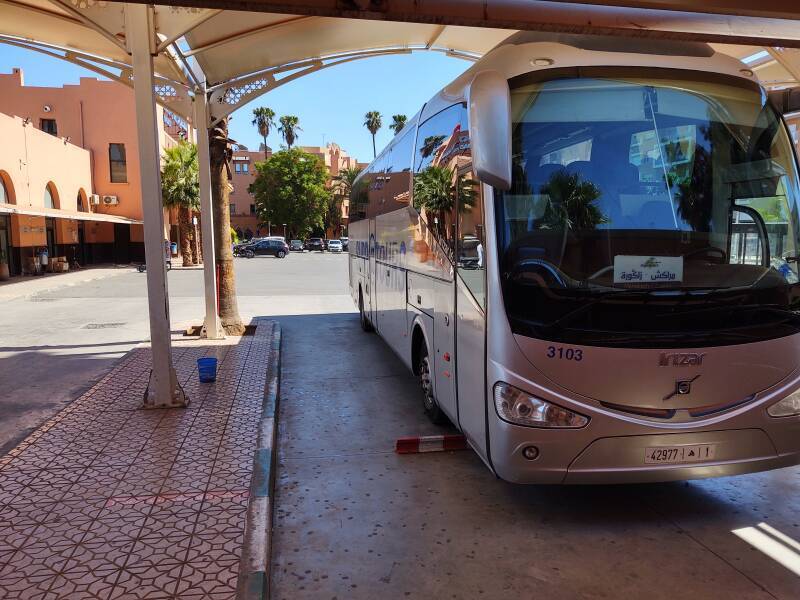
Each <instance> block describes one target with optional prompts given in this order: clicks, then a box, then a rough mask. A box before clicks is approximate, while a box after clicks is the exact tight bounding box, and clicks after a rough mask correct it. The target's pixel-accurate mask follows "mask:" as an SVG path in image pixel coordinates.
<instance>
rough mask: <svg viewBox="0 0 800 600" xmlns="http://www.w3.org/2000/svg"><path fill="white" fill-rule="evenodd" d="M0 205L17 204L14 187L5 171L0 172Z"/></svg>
mask: <svg viewBox="0 0 800 600" xmlns="http://www.w3.org/2000/svg"><path fill="white" fill-rule="evenodd" d="M0 204H15V199H14V186H13V185H12V184H11V178H10V177H9V176H8V173H6V172H5V171H0Z"/></svg>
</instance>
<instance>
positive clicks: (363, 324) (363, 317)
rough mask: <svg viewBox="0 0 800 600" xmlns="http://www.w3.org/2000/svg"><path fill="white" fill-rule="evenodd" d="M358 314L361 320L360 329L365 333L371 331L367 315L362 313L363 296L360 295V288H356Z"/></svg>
mask: <svg viewBox="0 0 800 600" xmlns="http://www.w3.org/2000/svg"><path fill="white" fill-rule="evenodd" d="M358 314H359V317H360V319H361V329H363V330H364V331H366V332H367V333H369V332H371V331H372V323H370V322H369V319H368V318H367V313H365V312H364V295H363V294H362V293H361V288H358Z"/></svg>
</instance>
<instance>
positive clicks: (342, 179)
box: [332, 167, 361, 196]
mask: <svg viewBox="0 0 800 600" xmlns="http://www.w3.org/2000/svg"><path fill="white" fill-rule="evenodd" d="M359 173H361V169H359V168H358V167H347V168H345V169H342V170H340V171H339V174H338V175H336V176H335V177H332V179H333V184H334V186H335V187H336V189H337V190H338V194H339V195H340V196H350V192H351V191H353V184H354V183H355V181H356V178H357V177H358V175H359Z"/></svg>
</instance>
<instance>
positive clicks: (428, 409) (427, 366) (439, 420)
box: [419, 344, 447, 425]
mask: <svg viewBox="0 0 800 600" xmlns="http://www.w3.org/2000/svg"><path fill="white" fill-rule="evenodd" d="M419 383H420V386H422V394H423V396H422V408H423V409H424V410H425V415H426V416H427V417H428V418H429V419H430V420H431V422H432V423H434V424H436V425H442V424H443V423H446V422H447V417H446V416H445V414H444V413H443V412H442V409H441V408H439V403H438V402H436V397H435V396H434V395H433V369H431V361H430V358H429V357H428V348H427V347H426V346H425V345H424V344H423V346H422V349H421V351H420V353H419Z"/></svg>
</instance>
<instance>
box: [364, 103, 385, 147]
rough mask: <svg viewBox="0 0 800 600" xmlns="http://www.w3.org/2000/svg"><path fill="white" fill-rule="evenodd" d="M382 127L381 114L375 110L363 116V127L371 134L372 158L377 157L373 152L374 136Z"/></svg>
mask: <svg viewBox="0 0 800 600" xmlns="http://www.w3.org/2000/svg"><path fill="white" fill-rule="evenodd" d="M382 125H383V122H382V121H381V113H379V112H378V111H377V110H371V111H369V112H368V113H367V114H365V115H364V127H366V128H367V129H368V130H369V132H370V133H371V134H372V158H375V157H376V156H378V153H377V151H376V150H375V134H376V133H378V130H379V129H380V128H381V126H382Z"/></svg>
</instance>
